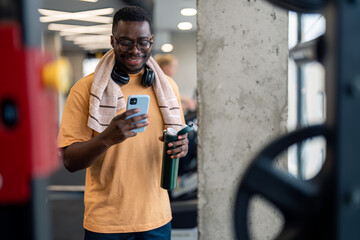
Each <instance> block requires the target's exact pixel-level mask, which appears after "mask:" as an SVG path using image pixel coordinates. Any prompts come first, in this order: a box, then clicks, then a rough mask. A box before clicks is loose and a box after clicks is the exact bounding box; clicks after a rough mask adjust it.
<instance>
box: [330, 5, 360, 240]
mask: <svg viewBox="0 0 360 240" xmlns="http://www.w3.org/2000/svg"><path fill="white" fill-rule="evenodd" d="M325 18H326V24H327V26H326V29H327V30H326V34H325V36H326V39H325V40H326V47H327V49H326V62H325V63H324V65H325V69H326V93H327V101H328V104H327V121H326V124H327V125H328V126H329V128H330V129H331V130H332V132H333V136H334V138H333V140H332V141H328V144H327V151H328V153H327V157H328V160H330V161H331V162H333V163H334V164H335V167H334V169H335V176H334V178H333V179H332V182H331V183H330V184H331V186H332V187H333V189H334V190H333V192H332V196H331V198H330V199H329V201H332V205H333V208H332V209H333V210H332V211H333V212H332V219H333V221H332V224H331V226H328V230H329V231H330V232H331V233H332V234H331V235H332V236H334V237H333V239H337V240H345V239H346V240H355V239H360V228H359V222H360V194H359V192H360V175H359V169H360V147H359V144H360V124H359V123H360V111H358V109H359V106H360V91H359V90H360V88H359V87H358V86H360V65H359V62H360V48H359V42H360V27H359V26H360V2H359V1H356V0H333V1H331V2H330V3H329V4H328V6H327V7H326V9H325Z"/></svg>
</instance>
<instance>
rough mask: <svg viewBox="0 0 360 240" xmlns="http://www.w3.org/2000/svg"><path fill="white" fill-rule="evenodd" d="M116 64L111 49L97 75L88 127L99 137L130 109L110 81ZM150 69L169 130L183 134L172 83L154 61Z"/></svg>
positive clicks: (121, 94) (95, 76) (151, 61)
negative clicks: (115, 118) (124, 111)
mask: <svg viewBox="0 0 360 240" xmlns="http://www.w3.org/2000/svg"><path fill="white" fill-rule="evenodd" d="M114 64H115V54H114V51H113V49H111V50H110V51H108V52H107V53H106V54H105V55H104V56H103V57H102V58H101V60H100V62H99V63H98V65H97V66H96V68H95V72H94V81H93V83H92V86H91V91H90V106H89V114H90V115H89V119H88V126H89V127H90V128H91V129H93V130H95V131H97V132H99V133H100V132H102V131H104V130H105V129H106V128H107V126H108V125H109V124H110V122H111V120H112V119H113V118H114V117H115V116H116V112H117V111H119V110H121V109H123V108H125V107H126V104H125V99H124V96H123V93H122V91H121V88H120V86H119V85H118V84H117V83H115V82H114V81H113V80H112V79H111V77H110V74H111V71H112V69H113V67H114ZM146 65H147V66H149V67H150V68H151V69H152V70H153V71H154V73H155V79H154V84H153V88H154V91H155V95H156V98H157V102H158V105H159V108H160V111H161V113H162V117H163V120H164V124H165V128H168V127H172V128H175V129H177V130H179V129H180V128H181V126H182V125H183V124H182V118H181V112H180V107H179V103H178V101H177V98H176V96H175V94H174V91H173V89H172V87H171V85H170V83H169V81H168V79H167V78H166V76H165V74H164V73H163V71H162V70H161V69H160V67H159V65H158V64H157V63H156V62H155V60H154V59H153V58H152V57H150V58H149V60H148V61H147V62H146Z"/></svg>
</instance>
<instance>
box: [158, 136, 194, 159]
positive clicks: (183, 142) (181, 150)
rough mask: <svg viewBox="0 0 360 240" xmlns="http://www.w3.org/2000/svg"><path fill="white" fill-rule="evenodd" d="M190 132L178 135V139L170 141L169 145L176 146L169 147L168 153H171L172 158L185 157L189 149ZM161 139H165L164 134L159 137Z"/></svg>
mask: <svg viewBox="0 0 360 240" xmlns="http://www.w3.org/2000/svg"><path fill="white" fill-rule="evenodd" d="M187 136H188V134H187V133H186V134H184V135H180V136H178V140H177V141H174V142H170V143H168V147H175V148H173V149H169V150H168V151H167V152H166V153H167V154H169V155H171V158H172V159H176V158H182V157H185V156H186V154H187V152H188V149H189V139H188V138H187ZM159 139H160V141H162V142H163V141H164V138H163V136H160V137H159Z"/></svg>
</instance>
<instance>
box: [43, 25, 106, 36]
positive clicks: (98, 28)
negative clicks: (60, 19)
mask: <svg viewBox="0 0 360 240" xmlns="http://www.w3.org/2000/svg"><path fill="white" fill-rule="evenodd" d="M111 28H112V24H99V25H91V26H82V25H71V24H58V23H50V24H49V26H48V29H49V30H52V31H60V35H61V36H69V35H76V34H81V33H93V34H104V35H105V34H108V35H110V34H111Z"/></svg>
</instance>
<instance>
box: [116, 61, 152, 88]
mask: <svg viewBox="0 0 360 240" xmlns="http://www.w3.org/2000/svg"><path fill="white" fill-rule="evenodd" d="M111 78H112V80H114V82H116V83H117V84H120V85H125V84H127V83H128V82H129V80H130V76H129V74H127V73H126V72H122V71H121V70H120V69H118V68H117V67H116V66H114V67H113V70H112V71H111ZM154 78H155V73H154V71H153V70H152V69H150V68H149V67H148V66H146V65H145V68H144V73H143V76H142V78H141V85H142V86H143V87H146V88H147V87H150V86H152V85H153V83H154Z"/></svg>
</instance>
